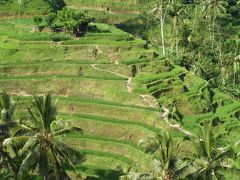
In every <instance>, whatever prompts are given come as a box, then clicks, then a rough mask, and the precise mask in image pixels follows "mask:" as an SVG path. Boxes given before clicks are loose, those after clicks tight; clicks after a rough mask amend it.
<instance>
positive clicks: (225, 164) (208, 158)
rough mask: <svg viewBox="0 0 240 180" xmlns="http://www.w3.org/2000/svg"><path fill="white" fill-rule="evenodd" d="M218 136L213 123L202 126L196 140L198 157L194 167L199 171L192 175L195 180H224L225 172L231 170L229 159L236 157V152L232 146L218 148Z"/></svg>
mask: <svg viewBox="0 0 240 180" xmlns="http://www.w3.org/2000/svg"><path fill="white" fill-rule="evenodd" d="M218 135H219V134H214V133H213V128H212V122H210V123H207V124H206V125H204V126H200V131H199V133H198V134H197V137H196V139H195V145H196V149H197V157H196V160H195V161H194V166H195V167H196V169H198V170H197V171H196V173H194V174H192V176H193V178H194V179H201V180H202V179H203V180H213V179H222V178H224V175H223V171H224V170H226V169H231V167H232V166H231V163H230V162H231V161H229V158H232V157H234V151H233V149H232V148H231V147H230V146H227V147H224V148H221V147H218V146H217V136H218Z"/></svg>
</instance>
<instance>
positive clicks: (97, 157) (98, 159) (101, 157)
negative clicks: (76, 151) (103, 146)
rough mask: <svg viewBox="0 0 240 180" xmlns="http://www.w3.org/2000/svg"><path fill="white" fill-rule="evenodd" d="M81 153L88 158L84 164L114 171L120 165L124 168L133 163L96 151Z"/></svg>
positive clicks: (112, 154)
mask: <svg viewBox="0 0 240 180" xmlns="http://www.w3.org/2000/svg"><path fill="white" fill-rule="evenodd" d="M81 153H82V154H84V155H85V158H86V161H85V162H83V164H95V165H99V166H101V167H104V168H109V169H113V168H115V167H117V166H119V165H121V166H122V167H123V168H124V167H128V166H129V165H130V164H132V163H133V161H132V160H131V159H129V158H127V157H124V156H121V155H118V154H114V153H108V152H103V151H94V150H81Z"/></svg>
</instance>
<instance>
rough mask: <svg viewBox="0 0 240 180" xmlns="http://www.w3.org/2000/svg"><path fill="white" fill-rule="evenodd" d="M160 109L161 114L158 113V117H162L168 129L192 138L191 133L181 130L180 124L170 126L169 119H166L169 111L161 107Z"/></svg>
mask: <svg viewBox="0 0 240 180" xmlns="http://www.w3.org/2000/svg"><path fill="white" fill-rule="evenodd" d="M162 109H163V113H158V116H160V117H162V118H163V120H164V121H165V123H167V125H168V126H169V127H171V128H173V129H176V130H178V131H181V132H183V133H184V134H186V135H189V136H193V134H192V133H191V132H189V131H187V130H185V129H183V127H182V126H181V125H180V124H171V123H170V122H169V118H168V115H169V109H167V108H166V107H162Z"/></svg>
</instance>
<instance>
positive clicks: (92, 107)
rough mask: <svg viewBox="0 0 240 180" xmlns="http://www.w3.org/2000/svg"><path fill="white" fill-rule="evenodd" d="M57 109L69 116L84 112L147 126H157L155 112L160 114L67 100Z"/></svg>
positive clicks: (60, 103)
mask: <svg viewBox="0 0 240 180" xmlns="http://www.w3.org/2000/svg"><path fill="white" fill-rule="evenodd" d="M58 108H59V110H60V111H61V112H65V113H69V114H70V113H71V114H74V113H79V112H84V113H85V114H90V115H97V116H105V117H109V118H118V119H125V120H127V121H133V122H142V123H145V124H149V125H153V124H156V125H157V124H159V120H158V119H159V117H158V116H157V115H156V112H161V110H160V109H159V110H158V111H157V110H156V111H149V110H143V109H139V108H132V107H123V106H113V105H105V104H96V103H91V102H90V103H89V102H77V101H68V100H67V101H59V102H58Z"/></svg>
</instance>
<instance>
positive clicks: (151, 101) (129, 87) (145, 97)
mask: <svg viewBox="0 0 240 180" xmlns="http://www.w3.org/2000/svg"><path fill="white" fill-rule="evenodd" d="M96 66H97V64H92V65H91V67H92V68H94V69H95V70H98V71H102V72H108V73H111V74H114V75H117V76H120V77H124V78H127V79H128V81H127V84H126V87H127V90H128V92H129V93H132V78H131V77H128V76H125V75H122V74H119V73H116V72H113V71H108V70H104V69H100V68H97V67H96ZM138 95H139V96H140V97H141V98H142V99H143V101H144V102H146V103H147V104H148V105H149V107H152V108H155V109H157V108H159V105H158V102H157V100H156V99H155V98H154V97H153V96H151V95H145V94H138ZM162 109H163V112H162V113H160V112H157V113H156V114H157V116H158V117H161V118H163V120H164V122H165V123H166V124H167V125H168V126H169V127H170V128H173V129H176V130H178V131H180V132H182V133H184V134H186V135H189V136H192V135H193V134H192V133H190V132H189V131H187V130H185V129H183V127H182V126H181V125H180V124H171V123H170V122H169V118H168V115H169V113H170V112H169V109H167V108H166V107H162Z"/></svg>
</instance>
